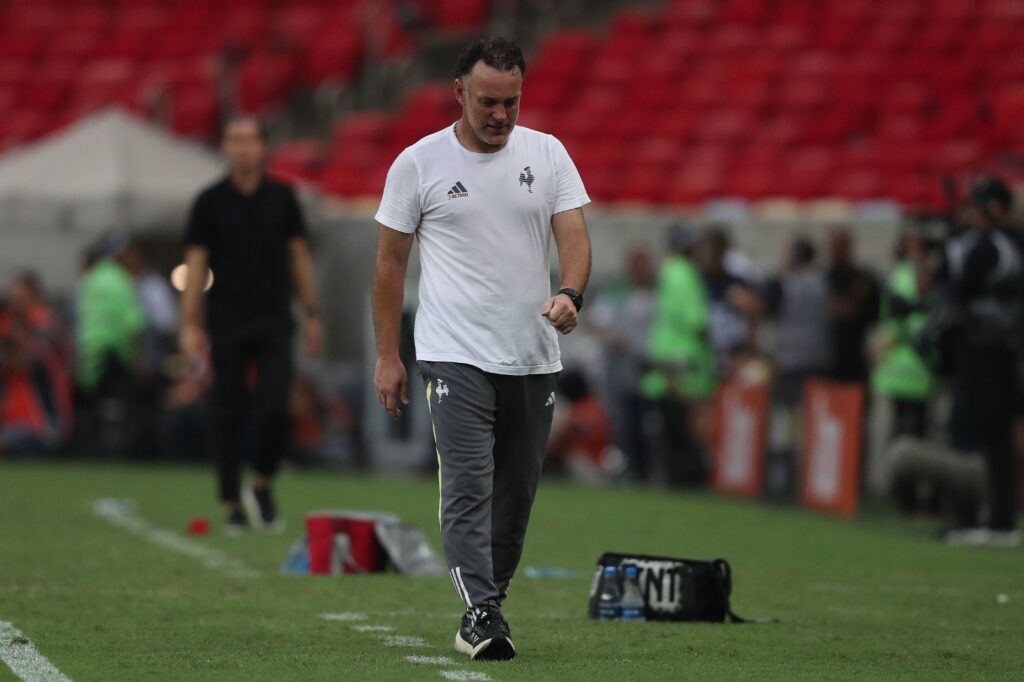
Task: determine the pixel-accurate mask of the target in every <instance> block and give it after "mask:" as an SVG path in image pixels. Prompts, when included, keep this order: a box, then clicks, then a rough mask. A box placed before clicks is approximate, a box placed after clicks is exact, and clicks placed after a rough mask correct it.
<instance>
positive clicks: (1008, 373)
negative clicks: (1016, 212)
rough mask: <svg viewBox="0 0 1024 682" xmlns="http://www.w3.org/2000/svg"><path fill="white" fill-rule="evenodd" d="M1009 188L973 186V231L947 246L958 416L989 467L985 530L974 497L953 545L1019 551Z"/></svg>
mask: <svg viewBox="0 0 1024 682" xmlns="http://www.w3.org/2000/svg"><path fill="white" fill-rule="evenodd" d="M1012 199H1013V198H1012V195H1011V194H1010V192H1009V190H1008V189H1007V188H1006V186H1005V185H1004V184H1003V183H1002V182H1000V181H998V180H995V179H993V178H985V179H982V180H980V181H979V182H977V183H976V184H975V186H974V187H973V189H972V191H971V195H970V200H969V203H968V206H967V207H966V210H965V217H966V220H967V223H968V226H969V230H968V231H967V232H966V233H965V234H963V235H962V236H960V237H958V238H956V239H954V240H952V241H951V242H950V243H949V245H948V247H947V259H948V268H949V278H950V296H951V298H952V304H953V306H954V307H955V309H956V310H957V311H958V313H959V315H960V317H961V324H960V325H959V331H958V333H957V335H956V337H955V339H956V340H955V342H954V394H955V395H954V402H955V405H954V414H955V415H960V416H961V417H962V419H963V425H964V426H965V427H966V428H965V431H966V435H967V436H968V438H969V440H970V442H962V443H954V445H955V446H957V448H958V449H961V450H971V449H977V450H980V451H981V452H982V453H983V454H984V455H985V459H986V462H987V464H988V484H989V485H988V487H989V497H990V500H989V513H988V517H987V520H986V523H985V525H984V526H981V523H980V522H981V518H980V514H979V505H978V504H977V501H976V500H961V501H960V502H959V504H958V509H957V514H958V519H957V525H959V526H960V527H959V528H957V529H954V530H952V531H950V533H949V534H948V535H947V540H948V541H949V542H950V543H954V544H978V545H996V546H1015V545H1018V544H1020V541H1021V536H1020V532H1019V531H1018V530H1016V527H1017V523H1016V513H1017V504H1016V491H1015V476H1014V468H1015V463H1014V453H1013V440H1012V426H1013V415H1014V406H1015V400H1016V393H1017V382H1016V365H1017V357H1018V353H1019V348H1020V342H1021V331H1022V330H1021V309H1022V300H1021V299H1022V297H1021V287H1022V282H1024V261H1022V256H1021V251H1020V247H1019V245H1018V242H1017V241H1016V240H1015V239H1014V237H1013V236H1012V235H1010V234H1008V233H1007V232H1006V231H1005V230H1004V229H1003V225H1002V224H1001V223H1002V221H1003V220H1004V219H1005V216H1006V212H1007V210H1008V209H1009V207H1010V205H1011V204H1012Z"/></svg>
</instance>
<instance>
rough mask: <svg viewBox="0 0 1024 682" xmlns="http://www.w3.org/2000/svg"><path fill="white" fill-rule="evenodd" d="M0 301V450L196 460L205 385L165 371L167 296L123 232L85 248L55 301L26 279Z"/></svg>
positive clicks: (163, 283) (170, 306)
mask: <svg viewBox="0 0 1024 682" xmlns="http://www.w3.org/2000/svg"><path fill="white" fill-rule="evenodd" d="M3 294H4V295H3V296H2V297H0V452H4V453H8V454H21V455H29V454H46V453H60V452H64V451H67V450H70V449H72V448H73V449H74V450H75V451H77V452H80V453H85V454H93V455H96V454H101V455H112V456H135V455H136V454H139V453H147V456H149V457H152V456H160V455H164V456H171V457H195V456H196V452H195V449H194V448H193V447H191V446H190V445H188V444H187V443H188V442H189V439H188V434H187V433H186V432H187V431H188V428H185V427H186V426H187V425H188V424H190V423H191V424H193V426H195V427H198V428H204V427H202V426H201V425H200V423H201V422H202V421H203V418H202V417H200V416H198V415H199V414H201V413H202V409H201V403H202V400H203V393H204V389H205V386H204V385H203V383H202V381H201V380H197V381H193V380H191V379H190V378H189V377H187V376H182V374H181V373H180V372H179V371H177V368H176V366H175V364H174V358H175V357H176V355H175V339H176V335H177V332H178V300H177V295H176V293H175V292H174V291H173V289H172V288H171V286H170V283H169V282H168V280H167V278H166V277H163V276H161V275H159V274H158V273H156V272H154V271H153V270H152V269H150V268H148V267H147V266H146V261H145V258H144V257H143V253H142V250H141V249H140V248H139V246H138V245H137V244H135V243H133V242H132V241H131V240H130V239H129V238H128V237H127V235H109V236H106V237H104V238H102V239H101V240H100V241H99V242H97V243H96V244H95V245H94V246H93V247H92V248H90V249H89V251H88V252H87V253H86V254H85V256H84V259H83V269H82V273H81V276H80V278H79V282H78V285H77V287H76V290H75V292H74V295H73V296H72V298H71V300H70V301H68V303H67V304H66V305H64V306H56V305H55V304H54V303H53V301H52V300H50V299H49V297H48V296H47V295H46V292H45V291H44V290H43V286H42V283H41V282H40V281H39V279H38V278H37V277H36V276H35V275H34V274H33V273H31V272H25V273H22V274H20V275H18V276H17V277H15V278H14V279H13V281H12V282H11V283H10V284H9V286H8V288H7V290H6V291H5V292H3ZM183 429H184V431H183Z"/></svg>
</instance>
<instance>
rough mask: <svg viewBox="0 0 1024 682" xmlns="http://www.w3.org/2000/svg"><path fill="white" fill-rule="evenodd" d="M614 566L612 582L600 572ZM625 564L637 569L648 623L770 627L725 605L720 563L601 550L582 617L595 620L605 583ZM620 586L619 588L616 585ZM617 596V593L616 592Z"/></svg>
mask: <svg viewBox="0 0 1024 682" xmlns="http://www.w3.org/2000/svg"><path fill="white" fill-rule="evenodd" d="M608 566H614V567H615V568H616V569H620V570H618V571H617V575H616V576H615V578H610V577H606V576H605V571H604V569H605V568H606V567H608ZM626 566H636V568H637V569H638V572H639V579H640V591H641V592H642V593H643V595H644V602H645V609H644V611H645V615H646V616H647V620H667V621H707V622H712V623H722V622H725V621H726V620H728V621H729V622H731V623H771V622H776V621H774V619H748V618H741V617H740V616H737V615H736V614H735V613H733V611H732V608H731V607H730V605H729V596H730V594H731V593H732V569H731V568H730V567H729V562H728V561H726V560H725V559H715V560H713V561H694V560H692V559H673V558H671V557H661V556H650V555H647V554H618V553H615V552H605V553H604V554H602V555H601V558H600V559H598V561H597V568H596V570H595V573H594V583H593V585H591V588H590V603H589V606H588V611H587V615H589V616H590V617H591V618H594V619H596V618H598V614H599V608H600V600H601V592H602V590H603V587H604V581H605V580H609V579H615V580H620V581H621V579H622V574H623V570H621V569H623V568H624V567H626ZM620 588H621V585H620ZM620 593H621V592H620Z"/></svg>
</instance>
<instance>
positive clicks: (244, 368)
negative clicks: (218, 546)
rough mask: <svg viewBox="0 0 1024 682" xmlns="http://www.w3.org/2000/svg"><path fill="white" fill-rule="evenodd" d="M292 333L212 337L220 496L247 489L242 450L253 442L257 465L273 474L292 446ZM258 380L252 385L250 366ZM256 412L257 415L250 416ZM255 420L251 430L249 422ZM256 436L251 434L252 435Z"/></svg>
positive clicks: (264, 473)
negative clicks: (247, 432) (290, 403)
mask: <svg viewBox="0 0 1024 682" xmlns="http://www.w3.org/2000/svg"><path fill="white" fill-rule="evenodd" d="M291 341H292V334H291V330H290V329H288V328H283V329H271V330H262V331H252V332H249V333H246V334H242V335H231V336H228V335H221V336H214V337H213V338H212V357H211V359H212V361H213V372H214V386H213V399H214V405H213V408H214V425H215V433H214V445H215V447H216V449H217V450H216V451H217V483H218V489H219V492H220V499H221V500H222V501H225V502H234V501H237V500H238V499H239V497H240V494H241V479H242V459H243V458H242V452H243V449H244V447H245V444H246V443H251V444H252V450H253V468H254V469H255V470H256V473H258V474H260V475H262V476H267V477H270V476H273V475H274V474H275V473H276V472H277V468H278V464H279V463H280V460H281V457H282V456H283V454H284V452H285V450H286V448H287V447H288V438H289V435H290V426H291V424H290V418H289V413H288V398H289V393H290V388H291V381H292V372H293V367H292V343H291ZM253 367H254V368H255V372H256V375H255V384H254V386H253V387H252V388H251V389H250V387H249V379H250V378H251V376H250V375H249V372H250V368H253ZM250 416H251V421H250V420H249V419H247V417H250ZM249 424H251V425H252V431H253V433H251V434H246V433H245V432H244V431H245V429H244V427H245V426H247V425H249ZM246 436H251V437H246Z"/></svg>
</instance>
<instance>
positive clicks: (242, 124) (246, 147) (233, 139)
mask: <svg viewBox="0 0 1024 682" xmlns="http://www.w3.org/2000/svg"><path fill="white" fill-rule="evenodd" d="M222 146H223V150H224V156H226V157H227V159H228V164H229V165H230V166H231V168H232V170H241V171H253V170H257V169H259V168H262V166H263V160H264V158H265V156H266V151H267V150H266V145H264V144H263V135H262V134H261V133H260V127H259V124H258V123H257V122H256V121H253V120H248V119H242V120H238V121H232V122H231V123H229V124H228V127H227V129H226V130H225V131H224V143H223V145H222Z"/></svg>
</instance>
